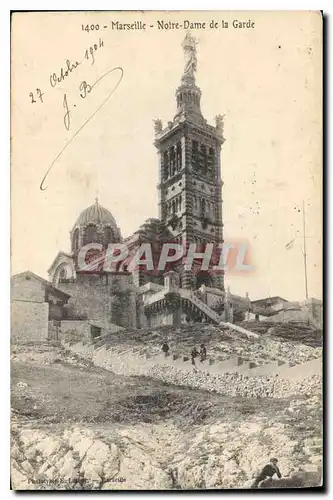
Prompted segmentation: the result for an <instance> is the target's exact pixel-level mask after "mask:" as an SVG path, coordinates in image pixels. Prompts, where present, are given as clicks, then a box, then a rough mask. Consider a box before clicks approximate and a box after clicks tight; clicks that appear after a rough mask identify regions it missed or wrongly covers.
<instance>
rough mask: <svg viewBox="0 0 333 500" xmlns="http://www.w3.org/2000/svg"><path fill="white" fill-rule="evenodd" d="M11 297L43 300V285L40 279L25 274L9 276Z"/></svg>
mask: <svg viewBox="0 0 333 500" xmlns="http://www.w3.org/2000/svg"><path fill="white" fill-rule="evenodd" d="M10 288H11V289H10V292H11V299H12V300H29V301H31V302H45V286H44V285H43V284H42V282H41V281H39V280H37V279H34V278H30V277H29V276H26V275H18V276H13V277H12V278H11V287H10Z"/></svg>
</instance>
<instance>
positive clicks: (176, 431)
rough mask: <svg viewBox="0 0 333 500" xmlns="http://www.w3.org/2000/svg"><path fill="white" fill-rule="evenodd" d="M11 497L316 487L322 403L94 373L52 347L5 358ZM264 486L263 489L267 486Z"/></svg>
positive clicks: (16, 351) (20, 350)
mask: <svg viewBox="0 0 333 500" xmlns="http://www.w3.org/2000/svg"><path fill="white" fill-rule="evenodd" d="M12 354H13V359H12V408H13V417H12V485H13V487H14V488H15V489H88V490H89V489H134V490H135V489H201V488H219V489H220V488H244V487H249V485H250V484H251V482H252V480H253V477H254V475H255V474H256V472H257V470H258V468H260V467H262V466H263V465H265V463H266V462H267V461H268V460H269V458H270V457H271V456H276V457H277V458H278V459H279V466H280V469H281V471H282V474H283V476H284V479H283V481H280V482H279V483H278V484H275V486H277V487H279V486H293V487H300V486H316V485H319V484H320V482H321V459H322V438H321V426H322V411H321V395H320V392H318V391H315V392H314V393H312V394H306V395H303V396H301V395H297V396H294V397H288V398H282V397H281V398H279V399H273V398H265V397H262V398H259V399H258V398H251V397H246V398H244V397H240V396H223V395H221V394H217V393H212V392H209V391H205V390H199V389H193V388H192V389H191V388H189V387H178V386H175V385H173V384H168V383H165V382H161V381H158V380H154V379H151V378H147V377H134V376H132V377H126V376H122V375H115V374H114V373H112V372H110V371H106V370H103V369H101V368H97V367H95V366H93V365H92V364H91V363H89V362H88V361H86V360H84V359H80V358H78V357H77V356H74V355H73V354H71V353H69V352H68V351H65V350H64V349H62V348H59V347H47V346H33V345H32V346H30V347H28V346H23V347H15V346H13V349H12ZM269 486H272V485H267V487H269Z"/></svg>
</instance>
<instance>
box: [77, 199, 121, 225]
mask: <svg viewBox="0 0 333 500" xmlns="http://www.w3.org/2000/svg"><path fill="white" fill-rule="evenodd" d="M88 224H96V225H97V224H103V225H110V226H111V227H112V228H113V229H116V230H118V227H117V223H116V220H115V218H114V217H113V215H112V213H111V212H110V211H109V210H107V209H106V208H104V207H102V206H101V205H100V204H99V203H98V200H97V199H96V202H95V204H94V205H91V206H90V207H88V208H86V209H85V210H83V211H82V212H81V214H80V215H79V217H78V219H77V221H76V224H75V225H79V226H86V225H88Z"/></svg>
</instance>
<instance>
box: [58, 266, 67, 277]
mask: <svg viewBox="0 0 333 500" xmlns="http://www.w3.org/2000/svg"><path fill="white" fill-rule="evenodd" d="M66 277H67V271H66V268H65V267H63V268H62V269H61V270H60V273H59V279H60V280H63V279H66Z"/></svg>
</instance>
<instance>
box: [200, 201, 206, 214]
mask: <svg viewBox="0 0 333 500" xmlns="http://www.w3.org/2000/svg"><path fill="white" fill-rule="evenodd" d="M205 215H206V200H201V216H202V217H204V216H205Z"/></svg>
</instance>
